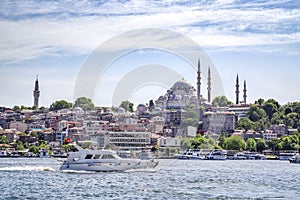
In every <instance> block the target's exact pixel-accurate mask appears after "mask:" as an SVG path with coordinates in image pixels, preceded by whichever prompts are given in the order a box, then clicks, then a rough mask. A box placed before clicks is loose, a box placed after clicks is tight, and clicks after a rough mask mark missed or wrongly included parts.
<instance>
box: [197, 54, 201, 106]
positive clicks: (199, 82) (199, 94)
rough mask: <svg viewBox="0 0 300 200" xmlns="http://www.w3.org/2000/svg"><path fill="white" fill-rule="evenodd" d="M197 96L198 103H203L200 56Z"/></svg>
mask: <svg viewBox="0 0 300 200" xmlns="http://www.w3.org/2000/svg"><path fill="white" fill-rule="evenodd" d="M197 98H198V104H199V105H201V69H200V58H199V59H198V71H197Z"/></svg>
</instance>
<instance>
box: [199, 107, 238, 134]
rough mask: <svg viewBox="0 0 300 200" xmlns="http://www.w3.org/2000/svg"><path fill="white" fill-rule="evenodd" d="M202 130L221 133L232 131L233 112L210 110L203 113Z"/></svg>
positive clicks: (233, 123) (233, 122)
mask: <svg viewBox="0 0 300 200" xmlns="http://www.w3.org/2000/svg"><path fill="white" fill-rule="evenodd" d="M202 120H203V130H204V131H208V132H211V133H216V134H221V133H222V132H228V133H232V132H233V131H234V125H235V113H234V112H222V111H217V112H211V111H207V112H204V113H203V119H202Z"/></svg>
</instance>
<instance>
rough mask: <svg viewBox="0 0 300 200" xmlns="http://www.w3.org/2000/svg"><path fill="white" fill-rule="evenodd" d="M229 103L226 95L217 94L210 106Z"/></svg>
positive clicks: (227, 104) (220, 105) (223, 105)
mask: <svg viewBox="0 0 300 200" xmlns="http://www.w3.org/2000/svg"><path fill="white" fill-rule="evenodd" d="M231 104H233V103H232V102H231V101H229V100H228V99H227V97H226V96H217V97H215V98H214V99H213V101H212V106H214V107H226V106H229V105H231Z"/></svg>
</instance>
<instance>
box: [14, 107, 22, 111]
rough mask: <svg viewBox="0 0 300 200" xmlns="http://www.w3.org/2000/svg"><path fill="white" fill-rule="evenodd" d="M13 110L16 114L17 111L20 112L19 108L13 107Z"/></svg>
mask: <svg viewBox="0 0 300 200" xmlns="http://www.w3.org/2000/svg"><path fill="white" fill-rule="evenodd" d="M13 110H14V111H16V112H18V111H20V110H21V108H20V107H19V106H14V108H13Z"/></svg>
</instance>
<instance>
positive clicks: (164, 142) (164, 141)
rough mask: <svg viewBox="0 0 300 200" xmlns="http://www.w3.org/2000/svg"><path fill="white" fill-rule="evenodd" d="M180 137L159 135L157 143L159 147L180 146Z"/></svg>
mask: <svg viewBox="0 0 300 200" xmlns="http://www.w3.org/2000/svg"><path fill="white" fill-rule="evenodd" d="M180 143H181V140H180V138H171V137H161V138H158V139H157V145H158V146H159V147H176V148H180Z"/></svg>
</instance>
